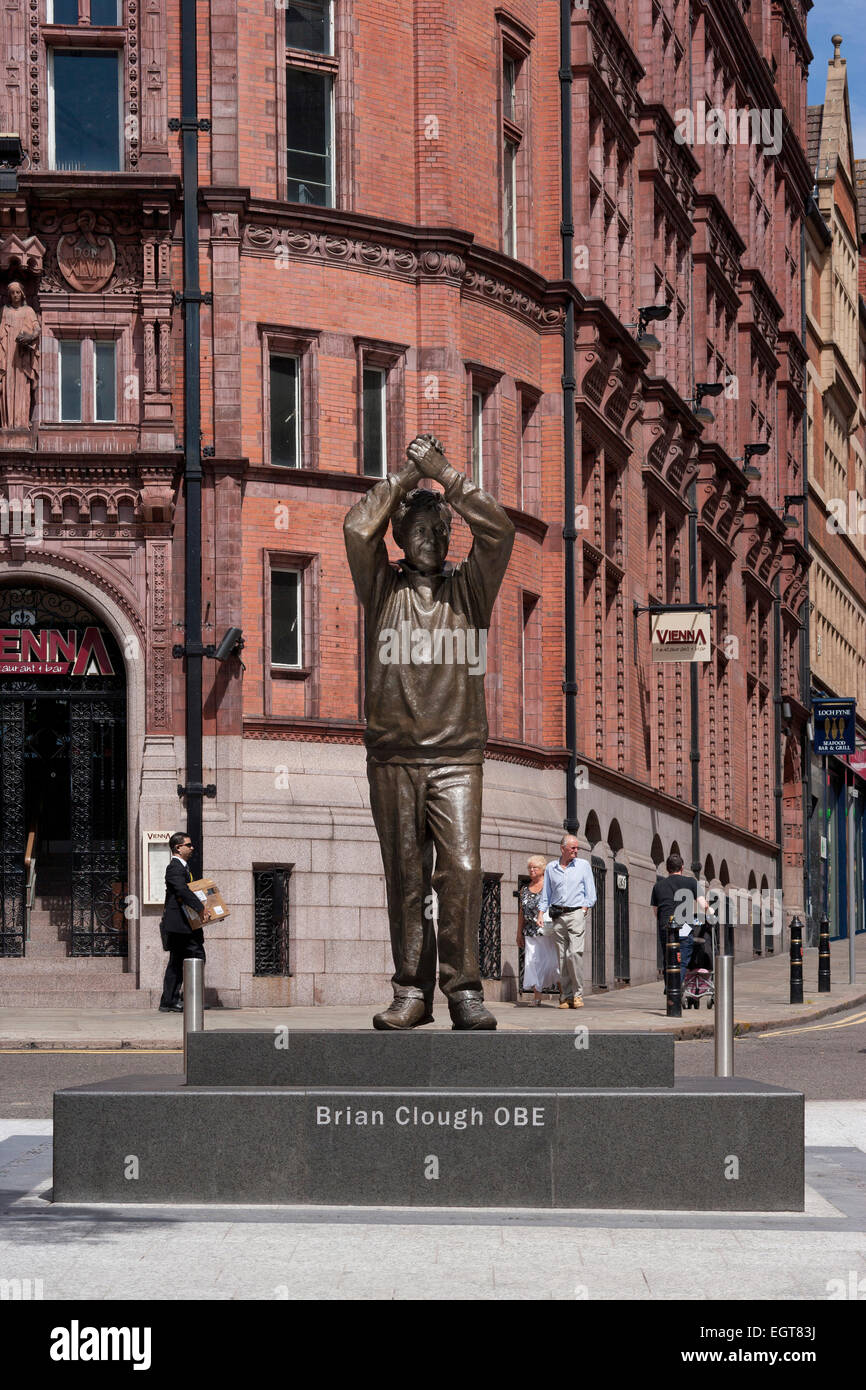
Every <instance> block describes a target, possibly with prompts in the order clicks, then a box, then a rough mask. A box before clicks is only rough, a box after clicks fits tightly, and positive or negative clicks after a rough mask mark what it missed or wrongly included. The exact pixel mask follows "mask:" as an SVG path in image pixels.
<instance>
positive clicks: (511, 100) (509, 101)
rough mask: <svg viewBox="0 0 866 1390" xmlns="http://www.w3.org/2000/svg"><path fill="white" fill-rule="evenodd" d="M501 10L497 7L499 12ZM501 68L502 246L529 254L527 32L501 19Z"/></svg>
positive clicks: (507, 251) (508, 251) (508, 253)
mask: <svg viewBox="0 0 866 1390" xmlns="http://www.w3.org/2000/svg"><path fill="white" fill-rule="evenodd" d="M499 13H500V12H499V11H497V14H499ZM500 23H501V24H502V26H503V29H502V34H501V40H500V41H501V44H502V50H501V51H502V69H501V73H500V80H501V83H502V88H501V90H502V105H501V110H502V130H501V141H502V143H501V145H500V149H501V151H502V194H501V196H502V205H501V206H502V249H503V251H504V252H505V254H506V256H517V255H518V254H520V253H521V252H522V253H523V254H524V257H525V254H526V250H527V246H526V241H527V237H526V231H527V228H526V220H527V199H528V189H527V187H526V183H527V179H528V167H527V146H528V138H527V137H528V102H529V81H528V78H529V63H528V61H527V60H528V57H529V47H528V43H527V39H528V35H527V34H526V33H525V32H519V31H520V29H521V26H519V25H517V24H516V23H512V22H511V21H505V20H504V19H502V18H501V19H500Z"/></svg>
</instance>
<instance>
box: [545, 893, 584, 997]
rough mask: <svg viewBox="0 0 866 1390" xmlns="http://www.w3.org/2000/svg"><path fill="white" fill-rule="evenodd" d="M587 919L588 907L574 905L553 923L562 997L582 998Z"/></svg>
mask: <svg viewBox="0 0 866 1390" xmlns="http://www.w3.org/2000/svg"><path fill="white" fill-rule="evenodd" d="M588 921H589V908H588V907H575V908H573V909H572V911H571V912H564V913H563V914H562V916H561V917H557V918H556V920H555V922H554V923H553V937H554V940H555V942H556V954H557V956H558V957H559V993H560V996H561V997H562V998H563V999H573V998H574V997H575V996H576V997H577V998H578V999H582V998H583V948H584V945H585V943H586V924H587V922H588Z"/></svg>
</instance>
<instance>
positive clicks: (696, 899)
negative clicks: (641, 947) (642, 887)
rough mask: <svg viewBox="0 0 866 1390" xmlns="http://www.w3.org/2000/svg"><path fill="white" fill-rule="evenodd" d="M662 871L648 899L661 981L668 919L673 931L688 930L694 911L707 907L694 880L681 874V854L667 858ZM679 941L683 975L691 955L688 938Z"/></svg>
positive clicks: (693, 920)
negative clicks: (664, 873)
mask: <svg viewBox="0 0 866 1390" xmlns="http://www.w3.org/2000/svg"><path fill="white" fill-rule="evenodd" d="M666 868H667V871H668V873H667V878H665V877H664V876H660V877H659V878H657V879H656V881H655V883H654V885H653V891H652V897H651V898H650V904H651V906H652V907H654V908H655V909H656V922H657V924H658V941H659V959H660V960H661V961H662V966H661V970H662V979H664V960H665V944H666V942H667V932H668V925H669V923H670V921H671V919H672V918H673V920H674V924H675V925H676V927H677V928H679V927H691V926H693V924H694V922H695V918H696V914H697V912H698V911H699V910H700V911H701V912H704V911H706V906H707V900H706V898H705V897H703V896H702V895H701V894H699V892H698V881H697V879H696V878H693V877H692V875H691V874H684V873H683V871H682V870H683V861H682V856H681V855H679V854H676V853H674V854H670V855H668V859H667V864H666ZM679 941H680V971H681V974H682V975H685V973H686V967H687V966H688V963H689V957H690V956H691V953H692V937H691V935H688V936H681V937H680V938H679ZM666 992H667V991H666Z"/></svg>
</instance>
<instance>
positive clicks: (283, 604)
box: [271, 570, 304, 667]
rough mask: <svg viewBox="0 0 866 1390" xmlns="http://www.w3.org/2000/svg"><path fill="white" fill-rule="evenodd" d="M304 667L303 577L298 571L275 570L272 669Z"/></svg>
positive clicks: (272, 592)
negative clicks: (302, 626) (278, 667)
mask: <svg viewBox="0 0 866 1390" xmlns="http://www.w3.org/2000/svg"><path fill="white" fill-rule="evenodd" d="M303 664H304V663H303V641H302V633H301V576H300V574H299V573H298V571H297V570H272V571H271V665H272V666H290V667H299V666H303Z"/></svg>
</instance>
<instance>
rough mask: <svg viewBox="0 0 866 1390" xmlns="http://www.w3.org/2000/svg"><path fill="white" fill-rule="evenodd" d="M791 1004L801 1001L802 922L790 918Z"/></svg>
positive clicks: (797, 918) (795, 918)
mask: <svg viewBox="0 0 866 1390" xmlns="http://www.w3.org/2000/svg"><path fill="white" fill-rule="evenodd" d="M790 1002H791V1003H792V1004H802V1002H803V923H802V922H801V921H800V918H799V917H792V918H791V999H790Z"/></svg>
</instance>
